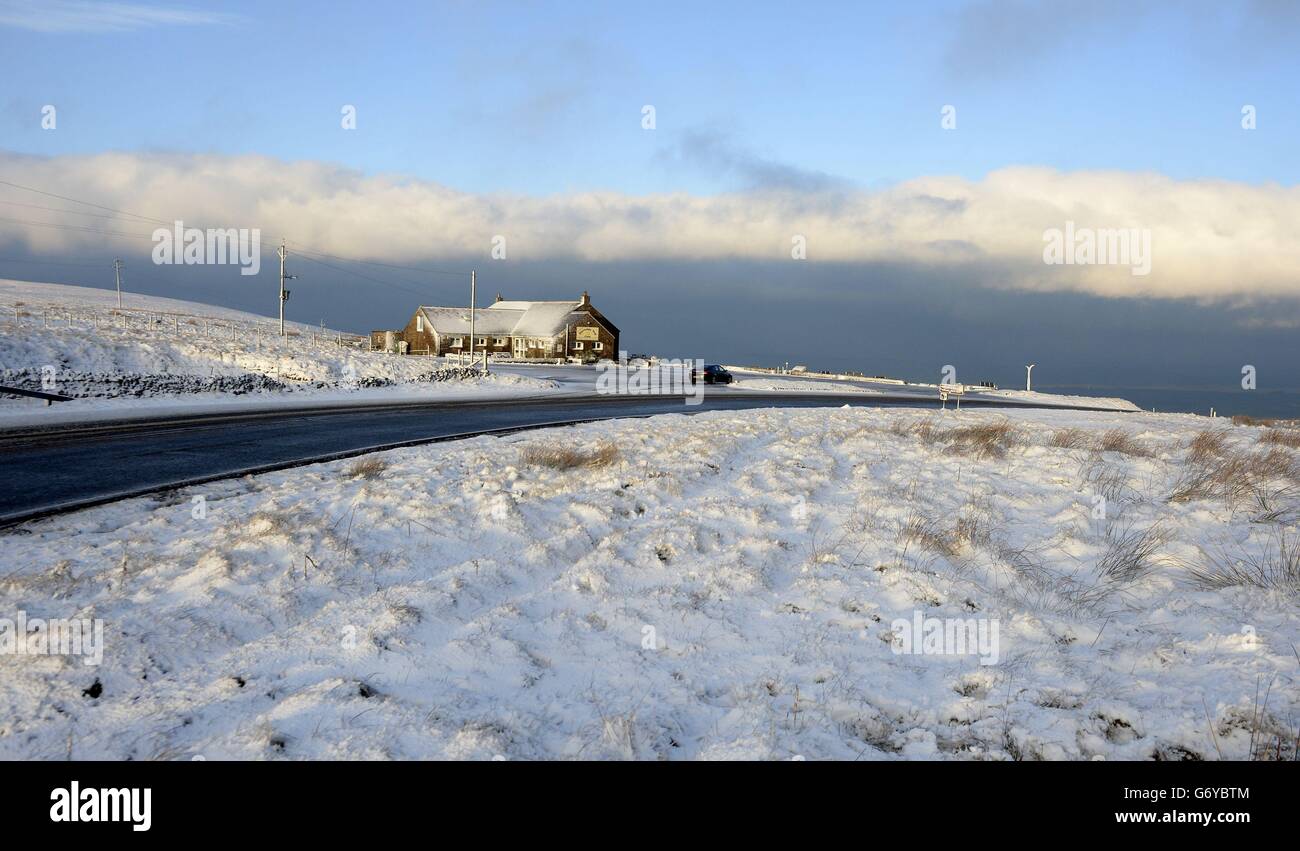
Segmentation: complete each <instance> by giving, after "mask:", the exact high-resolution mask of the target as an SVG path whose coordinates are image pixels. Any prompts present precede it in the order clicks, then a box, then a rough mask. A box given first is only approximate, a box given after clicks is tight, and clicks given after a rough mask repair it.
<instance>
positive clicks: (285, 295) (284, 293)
mask: <svg viewBox="0 0 1300 851" xmlns="http://www.w3.org/2000/svg"><path fill="white" fill-rule="evenodd" d="M275 253H276V254H278V255H279V256H280V336H281V337H283V336H284V303H285V302H286V301H288V300H289V291H288V290H286V289H285V288H284V282H285V281H292V280H294V279H295V278H297V277H298V276H297V275H286V274H285V273H284V258H285V257H288V256H289V249H287V248H285V247H284V237H280V247H279V248H277V249H276V251H275Z"/></svg>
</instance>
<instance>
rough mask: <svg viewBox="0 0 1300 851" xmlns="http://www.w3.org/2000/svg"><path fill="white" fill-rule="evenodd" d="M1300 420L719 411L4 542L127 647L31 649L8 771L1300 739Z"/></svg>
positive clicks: (869, 754)
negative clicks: (1240, 422) (62, 763)
mask: <svg viewBox="0 0 1300 851" xmlns="http://www.w3.org/2000/svg"><path fill="white" fill-rule="evenodd" d="M1207 429H1208V430H1210V431H1209V433H1208V434H1206V435H1204V436H1201V433H1202V432H1204V431H1206V430H1207ZM1295 436H1296V435H1295V434H1294V433H1293V432H1283V431H1281V430H1275V429H1261V428H1251V427H1234V426H1232V425H1230V424H1229V423H1228V422H1226V421H1223V420H1207V419H1203V418H1197V417H1191V416H1183V415H1163V416H1156V415H1150V414H1130V415H1121V414H1110V413H1079V412H1063V411H1013V412H1010V413H1009V414H1003V413H998V412H993V411H977V410H968V411H963V412H962V413H960V414H955V413H954V412H952V411H948V412H946V413H941V412H937V411H930V412H920V411H909V410H906V409H885V410H872V409H866V408H855V409H848V408H845V409H820V410H808V409H803V410H761V411H745V412H739V413H724V412H711V413H705V414H700V415H698V416H692V417H687V416H681V415H666V416H659V417H655V418H652V419H648V420H622V421H610V422H603V423H596V424H591V425H585V426H580V427H576V428H569V429H563V430H552V431H540V432H532V433H524V434H517V435H512V436H509V437H504V438H486V437H485V438H476V439H472V440H466V441H461V442H457V443H452V444H441V445H433V446H425V447H419V448H413V449H404V450H396V451H391V452H386V453H380V454H376V455H372V456H367V457H366V458H365V459H362V460H361V461H357V460H352V461H344V462H337V463H329V464H321V465H316V466H312V467H305V468H301V469H297V470H293V471H288V472H284V473H276V474H269V475H264V476H259V477H254V478H248V479H243V480H238V481H231V482H226V483H221V484H218V485H207V486H204V487H201V488H195V489H192V490H186V491H181V492H176V493H171V494H167V495H163V496H159V497H157V498H151V499H136V500H131V501H126V502H122V503H117V504H114V505H110V506H106V507H103V508H98V509H93V510H88V511H83V512H80V513H77V514H72V515H67V516H63V517H60V518H57V519H54V520H50V521H45V522H42V523H39V524H35V525H32V526H30V527H27V528H24V529H19V530H10V531H7V532H5V533H4V543H3V555H2V556H0V618H11V619H12V618H14V617H15V614H14V613H16V612H18V611H22V612H25V614H26V616H27V617H28V618H53V617H63V618H71V617H80V618H100V619H102V620H103V622H104V647H103V661H102V664H100V665H98V666H88V665H86V664H84V661H85V660H84V659H82V658H77V657H71V656H58V655H49V656H42V655H26V656H18V655H13V654H9V655H0V683H2V684H3V685H0V758H6V759H21V758H44V759H54V758H63V757H68V756H70V757H72V758H77V759H86V758H109V759H126V758H130V759H159V758H161V759H192V758H195V757H198V756H202V757H205V758H208V759H220V758H238V759H273V758H291V759H301V758H337V757H348V758H380V759H384V758H451V759H492V758H497V757H500V758H505V759H512V760H513V759H538V758H634V759H733V758H754V759H780V760H785V759H794V758H805V759H810V760H811V759H823V758H839V759H898V758H954V759H1096V758H1105V759H1111V760H1123V759H1197V758H1200V759H1219V758H1224V759H1245V758H1249V757H1251V756H1252V755H1253V756H1256V757H1261V756H1275V755H1281V756H1284V757H1290V756H1291V755H1293V754H1294V743H1295V736H1296V730H1297V727H1298V722H1300V712H1298V711H1297V710H1298V707H1297V700H1298V699H1300V680H1298V677H1300V671H1298V668H1300V658H1297V655H1296V646H1297V644H1300V618H1298V617H1297V609H1296V602H1297V593H1298V589H1300V561H1297V556H1296V553H1297V549H1296V544H1297V539H1296V538H1295V537H1294V534H1295V532H1294V528H1295V522H1296V516H1297V515H1296V509H1297V486H1300V468H1298V466H1297V465H1298V463H1300V459H1298V457H1297V449H1296V446H1297V445H1300V441H1297V440H1294V439H1293V438H1294V437H1295ZM1288 560H1289V561H1288ZM1288 564H1289V566H1288ZM1252 565H1253V566H1252ZM927 619H945V620H947V621H951V622H953V623H958V622H959V621H960V622H961V623H968V624H970V625H972V626H974V627H976V629H975V632H974V633H972V635H978V636H979V638H980V639H982V640H983V639H990V640H991V639H993V638H994V637H996V642H991V641H989V642H986V643H985V645H984V646H981V647H979V648H978V649H979V651H981V652H979V653H977V652H972V651H974V650H975V648H972V647H966V648H960V647H954V646H952V645H951V644H945V643H943V642H939V643H938V644H936V645H933V646H931V645H927V644H926V643H924V642H922V643H920V644H918V645H917V646H913V647H911V649H913V650H922V651H933V650H942V651H947V652H917V653H903V652H899V651H901V650H903V649H905V648H907V647H908V645H909V644H910V643H911V639H912V637H913V633H912V632H911V630H910V629H909V626H910V625H911V624H913V623H916V622H917V621H918V620H919V621H920V626H921V627H923V628H924V629H925V631H926V633H927V634H928V632H929V626H928V624H927V623H926V621H927ZM2 623H3V622H2V621H0V624H2ZM959 625H960V624H959ZM994 630H996V632H994ZM954 634H955V633H954ZM983 662H991V664H983Z"/></svg>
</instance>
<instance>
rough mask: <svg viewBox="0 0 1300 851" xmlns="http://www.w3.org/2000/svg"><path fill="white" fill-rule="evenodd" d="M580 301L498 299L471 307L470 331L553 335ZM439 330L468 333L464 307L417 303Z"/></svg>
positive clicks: (486, 335)
mask: <svg viewBox="0 0 1300 851" xmlns="http://www.w3.org/2000/svg"><path fill="white" fill-rule="evenodd" d="M580 307H582V302H580V301H498V302H496V303H494V304H492V305H490V306H488V307H481V308H479V309H478V310H476V311H474V333H475V334H480V335H483V336H485V337H492V336H497V337H510V336H514V337H553V336H555V335H557V334H562V333H563V332H564V326H565V324H566V322H567V320H568V318H569V315H570V314H571V313H573V312H574V311H575V310H578V309H579V308H580ZM420 312H421V313H423V314H424V318H425V319H426V320H427V321H428V323H429V324H430V325H432V326H433V328H434V330H435V331H437V332H438V333H439V334H443V335H446V334H468V333H469V308H468V307H423V306H421V307H420Z"/></svg>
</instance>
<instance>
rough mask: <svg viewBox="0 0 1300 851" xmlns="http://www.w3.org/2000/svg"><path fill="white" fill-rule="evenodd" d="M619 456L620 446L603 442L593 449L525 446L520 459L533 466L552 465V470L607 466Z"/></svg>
mask: <svg viewBox="0 0 1300 851" xmlns="http://www.w3.org/2000/svg"><path fill="white" fill-rule="evenodd" d="M618 458H619V452H618V447H617V446H615V445H614V444H612V443H602V444H600V445H598V446H596V447H593V448H592V449H573V448H570V447H568V446H537V445H532V446H525V447H524V448H523V451H521V452H520V453H519V460H521V461H522V462H523V463H525V464H528V465H531V466H533V467H550V468H551V469H552V470H577V469H582V468H586V469H592V468H595V467H606V466H609V465H610V464H613V463H614V462H615V461H617V460H618Z"/></svg>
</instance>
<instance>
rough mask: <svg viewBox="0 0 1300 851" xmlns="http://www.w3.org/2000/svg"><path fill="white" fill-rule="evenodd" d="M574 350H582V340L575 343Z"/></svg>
mask: <svg viewBox="0 0 1300 851" xmlns="http://www.w3.org/2000/svg"><path fill="white" fill-rule="evenodd" d="M573 350H574V351H575V352H580V351H582V342H581V341H579V342H577V343H574V344H573Z"/></svg>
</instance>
